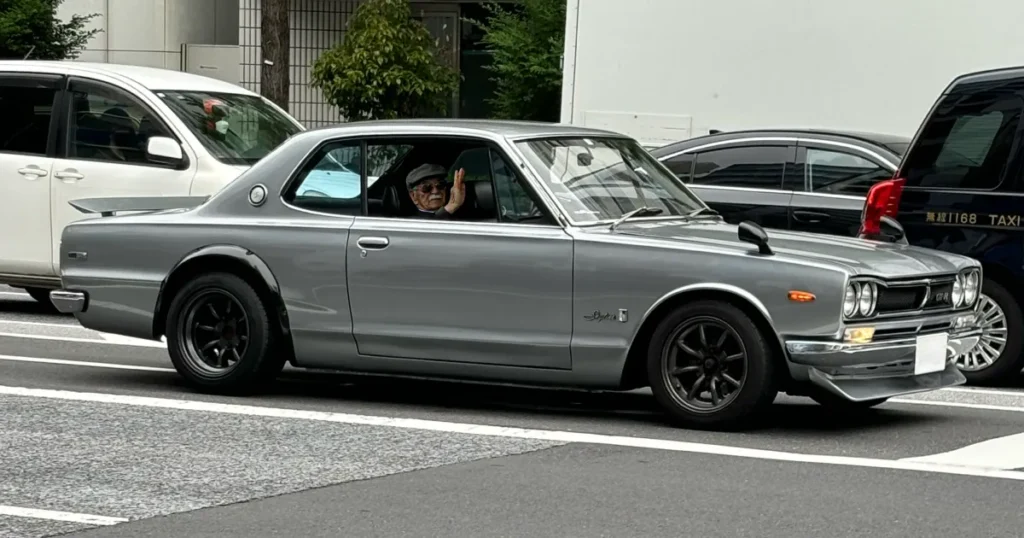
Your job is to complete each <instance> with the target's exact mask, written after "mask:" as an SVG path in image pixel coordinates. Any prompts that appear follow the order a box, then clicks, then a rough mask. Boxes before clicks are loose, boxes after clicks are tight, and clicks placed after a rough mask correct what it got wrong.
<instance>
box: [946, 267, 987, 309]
mask: <svg viewBox="0 0 1024 538" xmlns="http://www.w3.org/2000/svg"><path fill="white" fill-rule="evenodd" d="M980 290H981V271H979V270H977V269H968V270H967V271H963V272H961V273H960V274H958V275H956V280H955V281H954V282H953V308H961V307H965V306H971V305H973V304H974V301H977V300H978V293H979V292H980Z"/></svg>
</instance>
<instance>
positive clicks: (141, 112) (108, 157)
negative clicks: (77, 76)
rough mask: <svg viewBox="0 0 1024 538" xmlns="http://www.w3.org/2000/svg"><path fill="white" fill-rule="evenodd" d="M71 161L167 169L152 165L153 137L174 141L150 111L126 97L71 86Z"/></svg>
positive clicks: (118, 92)
mask: <svg viewBox="0 0 1024 538" xmlns="http://www.w3.org/2000/svg"><path fill="white" fill-rule="evenodd" d="M69 98H70V117H69V118H68V158H69V159H83V160H90V161H104V162H109V163H116V164H135V165H151V166H161V167H166V166H167V165H166V164H162V163H159V162H156V161H150V159H149V157H148V156H147V154H146V144H147V143H148V141H149V138H150V137H152V136H166V137H171V138H174V137H173V136H172V135H171V133H170V131H169V130H168V129H167V127H166V126H165V125H164V124H163V123H162V122H161V121H160V119H159V118H158V117H156V115H155V114H154V113H153V112H152V111H151V110H150V109H149V108H147V107H145V106H143V105H142V104H141V103H139V101H138V100H136V99H135V98H133V97H131V96H129V95H128V94H127V93H125V92H123V91H121V90H118V89H116V88H112V87H109V86H106V85H102V84H94V83H89V82H83V81H73V82H72V83H71V91H70V94H69Z"/></svg>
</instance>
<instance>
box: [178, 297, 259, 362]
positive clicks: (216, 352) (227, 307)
mask: <svg viewBox="0 0 1024 538" xmlns="http://www.w3.org/2000/svg"><path fill="white" fill-rule="evenodd" d="M183 311H184V313H185V316H186V318H185V322H184V323H182V324H181V325H180V326H179V327H178V330H179V331H180V333H181V334H179V335H178V339H179V340H181V341H183V342H184V343H185V349H184V351H185V358H186V359H187V360H188V361H189V362H190V364H191V366H192V367H194V368H195V369H197V370H205V371H208V372H210V373H212V374H214V375H221V374H223V373H226V372H228V371H230V370H231V368H234V367H235V366H237V365H238V363H239V361H241V360H242V355H244V354H245V351H246V348H248V346H249V332H250V331H249V320H248V318H247V317H246V315H245V310H243V309H242V304H241V302H240V301H239V300H238V298H237V297H235V296H234V295H232V294H231V293H230V292H228V291H225V290H223V289H216V288H212V289H207V290H205V291H202V292H200V293H197V294H196V295H193V296H192V298H191V299H190V300H189V302H188V304H186V305H185V307H184V308H183Z"/></svg>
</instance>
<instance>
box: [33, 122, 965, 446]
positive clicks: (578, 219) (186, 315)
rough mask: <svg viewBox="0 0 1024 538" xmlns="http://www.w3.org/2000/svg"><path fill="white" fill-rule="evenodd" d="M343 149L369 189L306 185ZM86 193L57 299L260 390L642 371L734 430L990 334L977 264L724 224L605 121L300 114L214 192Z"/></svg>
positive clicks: (603, 380)
mask: <svg viewBox="0 0 1024 538" xmlns="http://www.w3.org/2000/svg"><path fill="white" fill-rule="evenodd" d="M339 155H344V156H345V157H344V159H341V158H340V157H339ZM371 161H372V162H371ZM337 162H345V163H346V165H345V166H346V167H347V168H348V169H349V170H350V171H351V172H352V173H353V174H356V175H358V178H359V181H358V188H349V189H340V190H337V191H332V192H323V191H322V190H320V191H317V192H316V193H315V194H314V195H304V194H303V193H306V192H307V191H309V190H310V189H308V188H307V186H306V182H307V181H320V180H322V179H323V178H324V177H325V175H324V174H323V171H324V170H335V169H337V165H336V163H337ZM371 168H372V169H373V170H383V172H382V173H381V174H380V175H379V177H377V179H376V181H373V183H372V185H371V184H370V176H369V175H368V173H367V172H368V171H369V170H370V169H371ZM423 170H428V171H432V172H430V173H431V174H433V176H434V177H433V179H430V181H433V182H434V183H433V184H432V185H427V183H423V182H421V180H422V179H424V177H425V175H429V174H425V173H423V172H422V171H423ZM414 171H415V172H416V173H412V172H414ZM456 171H457V172H458V173H456ZM445 172H447V173H446V174H445ZM451 178H455V180H454V182H453V181H451ZM421 187H424V188H423V189H421ZM428 187H429V188H428ZM437 189H441V191H442V192H443V193H444V196H443V197H438V196H436V194H435V193H436V192H437ZM314 190H315V189H314ZM437 203H440V204H447V205H445V207H446V208H448V209H450V211H444V212H442V211H435V209H436V207H437V206H436V205H430V204H437ZM71 204H72V205H73V206H74V207H76V208H77V209H78V210H79V211H81V212H83V213H86V214H88V216H89V217H90V218H85V219H82V220H79V221H77V222H75V223H73V224H71V225H69V226H68V227H67V228H66V229H65V230H64V232H63V236H62V243H61V247H60V248H61V250H60V256H61V260H62V264H61V280H62V284H63V288H62V289H60V290H55V291H54V292H53V293H52V294H51V300H52V302H53V303H54V304H55V306H57V307H58V308H59V309H60V310H61V311H63V312H68V313H73V314H74V315H75V317H76V318H77V319H78V320H79V322H80V323H81V324H82V325H83V326H85V327H87V328H90V329H95V330H98V331H104V332H108V333H115V334H121V335H126V336H133V337H139V338H149V339H161V338H166V341H167V346H168V352H169V355H170V361H171V362H172V363H173V365H174V367H175V368H176V370H177V371H178V372H179V373H180V375H181V376H183V377H184V378H185V379H186V380H187V381H188V382H189V383H190V384H191V385H192V386H193V387H195V388H196V389H198V390H203V391H211V392H220V393H235V394H239V393H250V394H251V393H254V392H256V391H258V390H259V389H260V388H261V387H263V386H265V384H266V383H267V382H269V381H270V380H272V379H273V378H274V377H275V376H276V375H277V374H278V373H279V372H280V371H281V369H282V368H283V366H284V365H285V364H286V363H289V362H290V363H291V364H293V365H294V366H296V367H302V368H318V369H324V368H326V369H336V370H345V371H351V372H363V373H376V374H404V375H417V376H433V377H439V378H459V379H464V380H474V381H481V382H514V383H521V384H539V385H555V386H572V387H585V388H592V389H612V390H630V389H634V388H638V387H643V386H649V387H651V390H652V392H653V394H654V396H655V398H656V399H657V401H658V402H659V403H660V404H661V406H663V408H664V409H665V410H666V412H667V414H668V416H669V417H671V418H674V419H676V420H677V421H678V423H679V424H681V425H684V426H689V427H697V428H715V429H725V428H730V429H731V428H738V427H741V426H744V425H749V424H751V421H752V420H754V419H755V418H756V417H757V416H758V414H759V413H760V412H761V411H763V410H764V409H765V408H766V407H768V406H769V405H770V404H771V402H772V400H773V399H774V398H775V396H776V394H778V393H779V392H787V393H790V394H798V395H806V396H810V397H812V398H814V399H815V400H816V401H818V402H819V403H821V404H822V405H829V406H838V407H842V408H847V409H863V408H868V407H872V406H875V405H878V404H879V403H881V402H884V401H885V400H886V399H888V398H891V397H895V396H900V395H905V394H909V393H915V392H924V391H930V390H934V389H937V388H941V387H949V386H953V385H959V384H962V383H963V382H964V376H963V375H962V374H961V373H960V372H959V371H958V370H957V368H956V366H955V365H954V363H953V360H954V358H955V357H956V356H958V355H959V354H961V353H964V352H966V351H968V350H970V349H971V347H972V346H974V345H975V344H976V342H977V340H978V335H979V330H978V328H977V319H976V317H975V313H974V306H975V301H976V300H977V297H978V290H979V289H980V286H981V281H982V280H981V279H982V274H981V268H980V266H979V264H978V262H976V261H974V260H972V259H970V258H967V257H964V256H959V255H954V254H949V253H945V252H940V251H938V250H930V249H924V248H917V247H912V246H908V245H904V244H898V243H887V242H881V241H871V240H864V239H856V238H841V237H835V236H821V235H815V234H806V233H795V232H772V233H771V235H769V234H768V233H767V232H766V231H765V230H764V229H763V228H761V227H759V226H758V225H756V224H752V223H749V222H742V223H739V224H738V225H734V224H729V223H726V222H725V221H723V220H722V218H721V217H720V216H719V215H717V214H716V213H715V212H714V211H712V210H710V209H709V208H708V206H707V205H705V204H704V203H703V202H702V201H701V200H700V199H699V198H698V197H697V196H695V195H694V194H693V193H692V192H691V191H690V190H689V189H687V187H686V185H685V184H683V183H682V182H681V181H680V180H679V179H678V178H677V177H676V176H675V175H674V174H672V173H671V171H669V170H668V169H667V168H666V167H665V166H664V165H663V164H661V163H659V162H658V161H657V160H656V159H654V158H653V157H652V156H651V155H650V154H649V153H648V152H647V151H645V150H644V149H643V148H642V147H641V146H640V145H639V144H638V143H637V142H636V141H635V140H633V139H631V138H629V137H626V136H623V135H621V134H619V133H615V132H609V131H603V130H595V129H589V128H581V127H574V126H567V125H558V124H545V123H528V122H510V121H470V120H393V121H367V122H355V123H350V124H345V125H341V126H337V127H332V128H324V129H317V130H314V131H309V132H303V133H298V134H296V135H294V136H292V137H291V138H290V139H288V140H287V141H286V142H284V143H283V144H282V145H281V146H279V147H278V148H277V149H276V150H274V151H273V152H272V153H271V154H269V155H267V156H266V157H265V158H264V159H262V160H261V161H259V162H258V163H257V164H256V165H255V166H253V167H252V168H251V169H249V170H248V171H246V172H245V173H243V174H242V175H241V176H240V177H239V178H237V179H236V180H234V181H233V182H232V183H230V184H229V185H227V186H226V187H224V188H223V189H222V190H220V191H219V192H217V193H215V194H213V195H212V196H210V197H202V198H189V197H186V198H171V197H160V198H116V199H104V198H97V199H84V200H74V201H72V202H71ZM118 212H135V213H134V214H127V215H118V214H117V213H118ZM139 212H143V213H139Z"/></svg>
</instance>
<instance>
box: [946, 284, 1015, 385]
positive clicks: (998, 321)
mask: <svg viewBox="0 0 1024 538" xmlns="http://www.w3.org/2000/svg"><path fill="white" fill-rule="evenodd" d="M978 312H979V315H980V317H981V320H980V323H981V325H982V328H983V330H984V331H985V332H984V334H983V336H982V339H981V341H980V342H979V343H978V345H977V346H976V347H975V349H974V350H972V351H971V352H969V353H965V354H963V355H961V356H959V357H957V359H956V360H957V367H958V368H959V369H960V373H962V374H964V377H966V378H967V384H968V385H980V386H1003V385H1008V384H1013V383H1015V382H1016V381H1018V380H1019V379H1020V374H1021V370H1022V369H1024V354H1022V353H1021V351H1022V349H1021V345H1022V337H1024V334H1022V333H1024V315H1022V313H1021V308H1020V305H1018V304H1017V300H1016V298H1015V297H1014V296H1013V294H1012V293H1010V291H1009V290H1007V289H1006V287H1004V286H1003V285H1002V284H1000V283H999V282H997V281H995V280H994V279H990V278H988V279H985V280H984V282H983V283H982V286H981V296H980V297H979V298H978ZM993 336H995V337H998V338H1003V339H1005V342H1002V343H1000V342H998V341H994V340H990V338H992V337H993ZM1000 344H1002V347H1001V349H997V348H998V347H999V345H1000ZM993 351H996V352H999V353H998V356H997V357H996V358H995V360H994V361H992V364H991V365H989V366H985V367H982V368H978V367H977V365H981V364H982V362H983V360H984V359H985V358H986V355H991V354H992V352H993Z"/></svg>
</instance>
